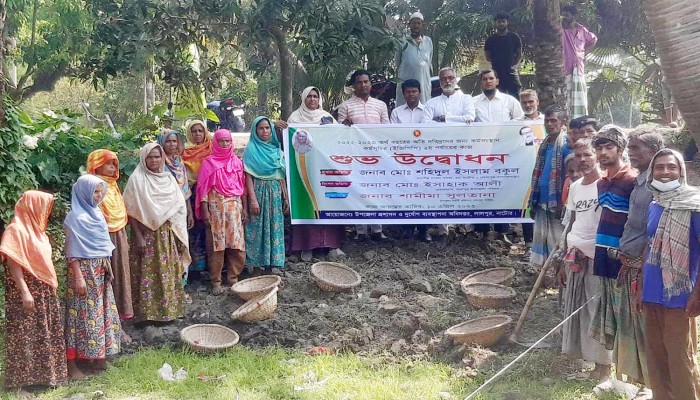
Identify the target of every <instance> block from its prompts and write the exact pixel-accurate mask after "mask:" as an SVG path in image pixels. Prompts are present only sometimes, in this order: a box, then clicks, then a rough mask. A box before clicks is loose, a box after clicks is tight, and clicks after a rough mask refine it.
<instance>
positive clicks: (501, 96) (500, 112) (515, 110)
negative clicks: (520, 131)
mask: <svg viewBox="0 0 700 400" xmlns="http://www.w3.org/2000/svg"><path fill="white" fill-rule="evenodd" d="M479 77H480V78H481V94H480V95H478V96H475V97H474V108H475V110H476V121H477V122H494V123H497V122H505V121H512V120H514V119H518V118H521V117H522V116H523V115H524V113H523V109H522V107H520V102H518V100H517V99H516V98H515V97H513V96H511V95H508V94H505V93H501V92H499V91H498V89H496V88H497V87H498V77H497V76H496V73H495V72H494V71H492V70H490V69H487V70H484V71H482V72H481V73H480V74H479Z"/></svg>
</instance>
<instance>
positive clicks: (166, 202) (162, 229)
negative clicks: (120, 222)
mask: <svg viewBox="0 0 700 400" xmlns="http://www.w3.org/2000/svg"><path fill="white" fill-rule="evenodd" d="M164 157H165V152H164V151H163V148H162V147H161V146H160V145H159V144H157V143H149V144H146V145H145V146H143V148H142V149H141V161H140V163H139V165H138V166H137V167H136V169H135V170H134V172H133V173H132V174H131V176H130V177H129V181H128V182H127V184H126V188H125V189H124V204H125V205H126V211H127V214H128V215H129V224H130V225H131V230H132V237H131V241H132V243H131V248H132V249H133V251H132V252H131V285H132V293H133V297H134V315H135V319H136V321H159V322H167V321H172V320H174V319H177V318H181V317H182V316H184V314H185V290H184V288H183V286H182V276H183V274H184V273H185V271H186V268H187V266H188V265H189V264H190V262H191V258H190V253H189V248H188V238H187V206H186V204H185V197H184V196H183V194H182V190H181V189H180V187H179V186H178V184H177V181H176V180H175V178H174V177H173V175H172V174H171V173H170V172H168V171H165V170H164V164H165V160H164Z"/></svg>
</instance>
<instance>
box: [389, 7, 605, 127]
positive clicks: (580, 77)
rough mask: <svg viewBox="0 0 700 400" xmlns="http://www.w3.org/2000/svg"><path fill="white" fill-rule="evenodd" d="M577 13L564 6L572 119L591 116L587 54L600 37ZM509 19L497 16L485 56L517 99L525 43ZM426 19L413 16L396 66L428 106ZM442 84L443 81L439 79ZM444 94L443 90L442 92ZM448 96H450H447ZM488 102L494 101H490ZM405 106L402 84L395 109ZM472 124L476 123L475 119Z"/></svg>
mask: <svg viewBox="0 0 700 400" xmlns="http://www.w3.org/2000/svg"><path fill="white" fill-rule="evenodd" d="M577 16H578V10H577V8H576V7H575V6H573V5H566V6H563V7H562V9H561V17H562V37H561V47H562V54H563V66H562V67H563V73H564V76H565V78H566V87H567V92H568V96H567V99H568V106H569V110H570V111H571V115H573V116H574V117H579V116H583V115H586V114H588V95H587V93H588V91H587V90H588V89H587V84H586V73H585V58H586V53H588V52H590V51H591V50H593V48H594V47H595V45H596V43H597V42H598V38H597V36H596V35H595V34H594V33H592V32H590V31H589V30H588V29H586V27H585V26H583V25H581V24H580V23H578V22H577V21H576V18H577ZM509 21H510V15H509V14H507V13H498V14H496V15H495V16H494V25H495V28H496V32H495V33H494V34H492V35H490V36H489V37H488V38H487V39H486V42H485V43H484V56H485V58H486V60H487V61H488V62H489V63H491V70H492V73H493V79H497V80H499V83H498V88H499V89H500V92H501V93H502V94H509V95H511V96H513V97H515V98H517V97H518V96H519V95H520V90H521V89H522V84H521V82H520V72H519V69H520V63H521V60H522V41H521V39H520V35H518V34H517V33H515V32H511V31H509V30H508V24H509ZM423 23H424V18H423V14H421V13H420V12H415V13H413V14H411V16H410V18H409V23H408V28H409V31H410V35H409V36H408V37H407V38H406V42H405V44H404V46H403V47H402V48H401V49H399V50H398V51H397V53H396V57H395V63H396V66H397V76H398V78H399V80H400V82H401V83H402V82H405V81H407V80H409V79H415V80H417V81H418V82H419V83H420V89H421V95H420V100H421V102H422V103H423V104H427V103H428V102H429V100H430V93H431V83H430V77H431V71H432V59H433V42H432V40H431V39H430V37H428V36H425V35H423V30H424V24H423ZM481 78H482V79H483V76H482V77H481ZM440 82H441V84H442V82H443V81H442V78H440ZM443 92H444V89H443ZM448 96H449V94H448ZM489 100H492V98H491V97H489ZM405 103H406V98H405V96H404V94H403V87H402V86H401V84H399V85H397V88H396V105H397V106H401V105H404V104H405ZM472 120H474V118H473V116H472Z"/></svg>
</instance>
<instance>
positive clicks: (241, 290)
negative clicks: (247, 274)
mask: <svg viewBox="0 0 700 400" xmlns="http://www.w3.org/2000/svg"><path fill="white" fill-rule="evenodd" d="M280 283H282V278H280V277H279V276H277V275H264V276H258V277H257V278H248V279H246V280H243V281H240V282H238V283H236V284H235V285H233V286H231V292H233V293H234V294H235V295H236V296H238V297H240V298H242V299H243V300H250V299H252V298H254V297H258V296H260V295H262V294H265V293H267V292H269V291H270V290H272V288H273V287H276V286H279V285H280Z"/></svg>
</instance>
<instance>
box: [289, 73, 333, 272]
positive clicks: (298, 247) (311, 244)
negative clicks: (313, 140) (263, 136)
mask: <svg viewBox="0 0 700 400" xmlns="http://www.w3.org/2000/svg"><path fill="white" fill-rule="evenodd" d="M287 122H288V123H289V124H321V125H323V124H328V123H335V122H336V121H335V119H333V117H332V116H331V114H329V113H328V112H327V111H325V110H324V109H323V100H322V99H321V91H320V90H318V88H317V87H315V86H309V87H307V88H306V89H304V91H303V92H301V106H300V107H299V108H298V109H296V110H295V111H294V112H293V113H292V115H290V116H289V119H288V120H287ZM344 236H345V230H344V227H343V226H342V225H292V251H299V252H301V258H302V260H304V261H311V258H312V257H313V251H314V250H315V249H329V250H330V252H331V254H332V255H333V256H334V257H338V256H343V255H345V253H343V251H342V250H340V249H339V248H338V247H340V242H341V241H342V240H343V237H344Z"/></svg>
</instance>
